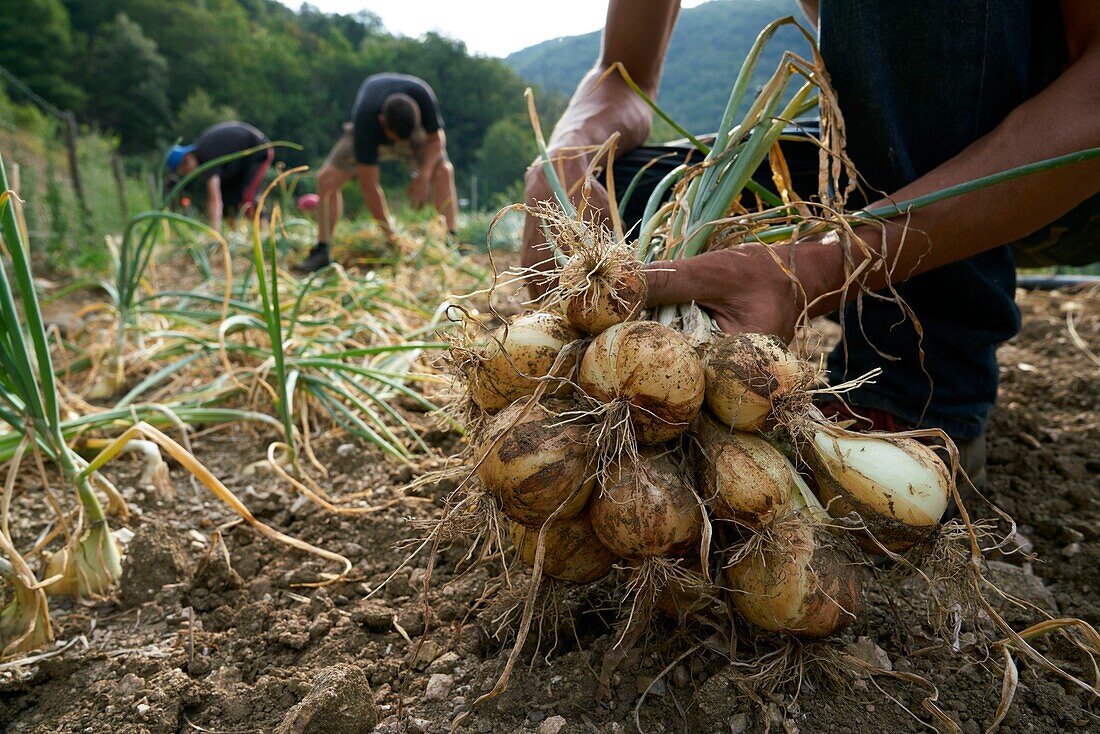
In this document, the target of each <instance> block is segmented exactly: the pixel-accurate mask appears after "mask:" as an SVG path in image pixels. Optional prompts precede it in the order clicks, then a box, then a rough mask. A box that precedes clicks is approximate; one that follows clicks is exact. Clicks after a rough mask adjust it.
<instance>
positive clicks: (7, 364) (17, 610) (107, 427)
mask: <svg viewBox="0 0 1100 734" xmlns="http://www.w3.org/2000/svg"><path fill="white" fill-rule="evenodd" d="M0 234H2V235H3V237H2V239H3V244H4V249H5V251H6V254H7V256H8V258H10V269H9V265H8V264H6V261H5V260H3V259H2V258H0V421H2V422H3V423H4V424H5V430H4V431H2V432H0V453H2V455H3V457H4V458H5V459H6V470H7V472H6V479H5V482H4V485H3V495H2V497H0V554H2V556H3V559H2V562H0V577H2V578H3V582H4V584H3V587H2V588H3V593H4V602H5V603H4V606H3V608H2V609H0V657H10V656H13V655H19V654H22V653H24V652H26V651H29V650H32V649H35V648H37V647H41V646H42V645H45V644H47V643H48V642H49V641H50V640H51V639H52V629H51V626H50V621H49V608H48V602H47V597H46V594H47V593H62V594H77V595H79V596H84V597H101V596H104V595H105V594H107V593H108V591H109V590H110V588H111V586H112V585H113V584H114V583H115V582H116V581H117V580H118V578H119V575H120V573H121V563H120V547H119V545H118V543H117V541H116V539H115V537H114V536H113V534H112V533H111V530H110V527H109V524H108V519H107V515H108V512H107V511H106V509H105V508H104V506H103V504H102V503H101V501H100V497H99V496H98V494H97V490H99V491H102V492H103V493H104V494H105V495H106V496H107V497H108V499H109V501H110V505H109V507H111V506H113V509H115V511H116V513H117V514H120V515H123V516H124V515H125V503H124V501H123V500H122V499H121V495H120V494H119V493H118V491H117V490H116V489H115V488H114V487H113V485H112V484H111V483H110V481H109V480H108V479H107V478H106V477H105V476H104V475H103V474H102V472H101V469H102V468H103V467H104V465H105V464H106V463H107V462H109V461H110V460H111V459H113V458H114V457H115V456H117V455H118V454H119V453H121V452H123V451H125V450H127V448H128V447H129V446H131V442H134V441H146V442H152V443H153V444H156V446H157V447H159V448H160V450H163V451H165V452H167V453H168V454H170V455H171V456H172V458H173V459H175V460H176V461H178V462H179V463H180V464H182V465H183V466H184V467H185V468H187V469H188V471H190V472H191V473H192V474H194V475H195V476H197V477H198V478H199V479H200V480H201V481H202V483H203V484H204V485H206V486H207V487H208V488H209V489H210V490H211V492H213V493H214V494H215V495H216V496H217V497H219V498H220V499H222V500H223V501H224V502H225V503H226V504H228V505H229V507H230V508H231V509H232V510H233V511H235V512H236V513H238V514H239V515H240V516H241V517H242V518H244V519H245V520H246V521H247V522H248V523H249V524H250V525H252V526H253V527H254V528H256V529H257V530H258V531H259V532H261V533H262V534H264V535H266V536H268V537H270V538H272V539H275V540H278V541H280V542H284V543H287V544H288V545H291V546H293V547H296V548H300V549H302V550H306V551H308V552H311V553H315V554H317V555H319V556H321V557H324V558H327V559H330V560H333V561H338V562H340V563H341V564H342V565H343V567H344V570H345V572H346V570H347V569H348V568H350V563H348V562H347V560H346V559H344V558H342V557H341V556H339V555H337V554H333V553H330V552H328V551H325V550H323V549H320V548H316V547H314V546H311V545H309V544H307V543H304V542H302V541H300V540H297V539H294V538H291V537H288V536H285V535H283V534H282V533H280V532H278V531H277V530H274V529H272V528H269V527H267V526H266V525H264V524H263V523H260V522H259V521H257V520H256V519H255V518H254V517H253V516H252V514H251V513H250V512H249V511H248V509H247V507H245V506H244V505H243V504H242V503H241V502H240V501H239V500H238V499H237V498H236V497H235V496H234V495H233V494H232V493H231V492H230V491H229V490H228V489H227V488H226V487H225V486H224V485H223V484H222V483H221V482H220V481H219V480H218V479H217V478H216V477H214V476H213V475H212V474H211V473H210V472H209V471H208V470H207V469H206V468H205V467H203V466H202V464H201V463H199V462H198V461H197V460H196V459H195V458H194V456H192V455H191V454H190V453H189V452H188V451H187V450H186V449H184V448H183V447H182V446H181V445H180V444H179V443H177V442H176V441H175V440H173V439H172V438H170V437H169V436H168V435H166V434H165V433H163V432H162V431H160V430H159V429H158V428H156V427H155V426H153V425H151V424H150V423H145V422H143V421H140V420H137V416H139V415H140V414H142V413H145V412H148V413H152V412H157V413H160V414H161V415H168V416H171V418H172V420H173V421H177V422H178V421H180V418H179V417H178V416H174V415H172V414H171V411H170V409H168V408H166V407H163V406H157V407H155V408H149V407H143V406H133V407H132V408H130V409H129V410H126V411H125V412H122V411H98V412H92V413H90V414H88V415H84V416H79V417H73V416H70V415H67V413H69V411H70V406H69V405H68V404H67V401H66V399H65V395H64V392H63V388H62V387H61V386H60V385H59V382H58V380H57V377H56V375H55V372H54V368H53V360H52V356H51V353H50V344H49V341H48V338H47V335H46V329H45V326H44V323H43V318H42V311H41V308H40V305H39V300H38V294H37V292H36V290H35V283H34V277H33V273H32V271H31V266H30V260H29V252H28V250H27V246H26V239H25V237H24V232H23V227H22V221H21V216H20V214H19V200H18V198H17V197H16V196H15V195H14V194H13V193H12V192H10V191H8V190H7V176H6V172H5V169H4V165H3V160H2V159H0ZM63 415H65V419H64V420H63V418H62V416H63ZM126 417H128V418H129V419H130V420H129V423H130V425H129V426H128V427H125V429H124V430H121V435H118V436H117V437H115V438H113V439H111V440H109V441H105V442H102V444H101V445H102V446H103V448H102V450H100V451H99V452H98V453H97V454H96V455H95V456H94V458H92V459H91V460H87V459H85V458H84V457H83V456H81V455H80V453H79V452H78V450H77V448H75V447H74V446H73V445H71V444H70V441H71V440H72V437H74V435H75V434H78V433H79V434H86V433H88V432H97V431H110V432H112V433H118V432H119V424H120V423H121V422H123V421H124V420H125V418H126ZM189 417H191V418H194V419H203V418H205V419H209V420H219V419H226V418H231V419H232V420H244V419H249V418H255V416H250V415H249V414H247V413H244V412H242V411H211V412H208V413H204V412H202V411H194V412H191V413H190V415H189ZM135 421H136V422H135ZM83 443H84V445H88V442H87V441H84V442H83ZM154 453H155V454H157V455H158V456H156V457H154V458H159V452H154ZM27 456H33V457H34V459H35V463H36V464H38V465H39V466H40V467H41V466H44V465H45V464H47V463H48V464H52V465H53V466H54V467H56V469H57V470H58V471H59V472H60V475H61V478H62V485H63V486H64V487H65V488H66V489H71V490H74V491H75V494H76V497H77V502H76V507H77V509H76V512H75V514H74V515H70V514H69V513H68V512H66V510H65V509H64V507H63V505H64V504H65V502H66V500H65V498H64V497H61V498H59V497H58V496H57V495H55V494H54V493H53V491H52V490H51V489H50V487H49V486H48V484H46V483H45V482H44V483H43V486H42V487H41V491H42V498H41V501H40V502H37V503H36V504H35V506H36V507H38V508H40V510H41V515H42V517H40V518H38V521H39V522H44V523H45V524H47V525H48V524H49V523H50V521H48V520H44V518H47V517H51V516H52V517H53V523H55V524H54V527H53V529H52V530H50V531H48V532H45V533H44V534H43V536H42V538H41V539H40V540H39V541H37V542H36V543H34V545H33V547H31V548H30V549H29V550H20V548H19V547H18V541H17V539H16V538H14V537H13V535H12V532H11V523H10V512H11V499H12V496H13V494H14V493H15V492H16V491H17V490H21V489H22V488H23V487H22V486H21V485H20V479H21V475H20V466H21V462H22V461H23V460H24V458H25V457H27ZM44 478H45V477H44V475H43V479H44ZM57 538H60V539H61V540H62V541H63V546H62V547H61V548H60V549H59V550H56V551H55V552H53V553H50V552H49V551H48V550H47V548H48V546H50V544H51V543H52V542H53V541H54V540H55V539H57ZM36 555H42V556H43V560H44V570H43V571H42V572H40V573H38V574H36V573H35V572H34V571H33V569H32V567H31V565H30V562H29V561H30V560H31V559H33V557H34V556H36Z"/></svg>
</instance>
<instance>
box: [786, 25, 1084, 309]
mask: <svg viewBox="0 0 1100 734" xmlns="http://www.w3.org/2000/svg"><path fill="white" fill-rule="evenodd" d="M1097 79H1100V46H1095V45H1094V46H1093V47H1092V48H1091V49H1088V50H1087V51H1086V52H1085V53H1084V54H1083V55H1082V56H1081V57H1080V58H1078V59H1077V61H1076V62H1075V63H1074V64H1073V65H1072V66H1070V67H1069V68H1067V69H1066V71H1065V72H1063V74H1062V75H1061V76H1060V77H1059V78H1058V79H1057V80H1055V81H1054V83H1053V84H1051V85H1050V86H1049V87H1047V88H1046V89H1045V90H1043V91H1042V92H1040V93H1039V94H1038V95H1036V96H1035V97H1033V98H1032V99H1030V100H1028V101H1027V102H1025V103H1024V104H1022V105H1020V106H1019V107H1017V108H1016V109H1015V110H1014V111H1013V112H1012V113H1011V114H1010V115H1009V116H1008V117H1007V118H1006V119H1005V120H1004V121H1003V122H1002V123H1001V124H1000V125H999V126H998V127H997V128H995V129H994V130H993V131H992V132H990V133H989V134H988V135H985V136H984V137H982V138H980V139H979V140H977V141H975V142H974V143H973V144H971V145H970V146H968V147H967V148H966V149H964V150H963V151H962V152H961V153H959V154H958V155H957V156H955V157H954V158H952V159H951V160H949V161H947V162H945V163H943V164H942V165H940V166H938V167H937V168H935V169H933V170H932V171H930V172H929V173H927V174H926V175H924V176H921V177H920V178H918V179H917V180H915V181H913V182H912V183H910V184H909V185H907V186H905V187H903V188H902V189H900V190H898V191H896V192H894V193H893V194H892V195H891V196H890V197H889V199H884V200H881V201H879V202H876V203H875V204H872V205H871V206H870V207H868V208H870V209H873V208H875V207H876V206H881V205H885V204H888V203H891V202H900V201H904V200H907V199H912V198H914V197H917V196H922V195H924V194H929V193H933V192H935V191H939V190H942V189H945V188H947V187H950V186H953V185H955V184H959V183H964V182H966V181H971V180H974V179H977V178H980V177H982V176H986V175H989V174H993V173H997V172H1000V171H1004V170H1007V169H1009V168H1014V167H1016V166H1021V165H1024V164H1027V163H1032V162H1035V161H1039V160H1043V159H1045V158H1053V157H1055V156H1059V155H1063V154H1066V153H1071V152H1074V151H1078V150H1083V149H1086V148H1091V147H1097V146H1100V112H1098V111H1100V84H1098V83H1097ZM1097 191H1100V162H1096V161H1093V162H1090V163H1084V164H1077V165H1074V166H1070V167H1066V168H1061V169H1057V170H1054V171H1048V172H1044V173H1039V174H1032V175H1029V176H1026V177H1024V178H1020V179H1016V180H1014V181H1011V182H1008V183H1004V184H999V185H997V186H994V187H992V188H987V189H983V190H980V191H976V192H974V193H971V194H967V195H965V196H959V197H954V198H951V199H946V200H944V201H942V202H940V203H938V204H934V205H931V206H928V207H926V208H924V209H920V210H917V211H915V212H913V214H912V216H911V217H910V218H909V220H908V222H907V223H906V222H905V220H904V219H903V218H901V217H899V218H896V219H895V220H894V223H891V224H889V225H887V226H886V227H885V229H881V228H879V227H874V226H864V227H859V228H858V229H857V230H856V232H857V234H859V236H860V238H861V239H863V240H864V241H865V242H866V244H867V245H868V247H870V248H871V249H872V250H874V251H875V252H876V253H879V254H881V255H882V256H883V259H884V262H885V263H886V264H887V265H888V267H886V268H882V267H880V268H878V269H876V270H873V271H871V272H868V273H867V275H866V278H865V280H864V281H863V282H864V284H865V285H866V286H867V287H869V288H871V289H873V290H878V289H881V288H883V287H885V286H886V285H887V283H888V282H899V281H902V280H905V279H906V278H909V277H912V276H913V275H918V274H920V273H923V272H926V271H928V270H931V269H933V268H936V267H940V266H942V265H945V264H947V263H951V262H954V261H956V260H961V259H964V258H967V257H970V256H972V255H975V254H977V253H980V252H984V251H985V250H988V249H991V248H993V247H997V246H999V245H1003V244H1005V243H1008V242H1012V241H1013V240H1016V239H1018V238H1020V237H1023V236H1025V235H1028V234H1030V233H1031V232H1034V231H1035V230H1037V229H1039V228H1041V227H1043V226H1045V225H1047V224H1049V223H1050V222H1052V221H1054V220H1055V219H1057V218H1058V217H1059V216H1061V215H1062V214H1065V213H1066V212H1068V211H1069V210H1070V209H1072V208H1073V207H1074V206H1076V205H1077V204H1079V203H1081V202H1082V201H1084V200H1085V199H1086V198H1088V197H1089V196H1091V195H1092V194H1094V193H1096V192H1097ZM780 252H781V255H782V256H783V257H784V259H788V258H791V257H792V256H793V262H794V269H795V274H796V275H797V276H798V277H799V278H800V279H802V280H804V282H805V283H806V284H807V285H808V287H807V290H808V295H809V296H810V300H813V298H814V297H815V296H819V295H822V294H824V293H826V292H828V291H830V290H835V289H836V288H837V287H839V286H840V285H841V283H842V281H841V279H840V277H841V273H843V268H840V267H839V264H840V263H841V258H842V253H841V251H840V248H839V246H837V245H832V246H829V245H828V244H827V243H826V244H825V245H819V244H816V243H812V242H811V243H804V244H800V245H796V246H794V248H793V251H792V250H791V248H786V249H781V250H780ZM852 255H853V264H855V265H859V264H860V262H861V261H862V260H864V259H866V258H863V257H861V256H860V255H859V253H858V252H856V251H853V252H852ZM822 272H826V273H830V277H826V278H823V277H821V273H822ZM838 304H839V298H838V297H832V298H828V299H825V300H823V301H822V302H821V303H820V306H819V308H817V309H815V311H817V312H818V313H820V312H824V311H829V310H832V309H833V308H835V307H836V306H837V305H838Z"/></svg>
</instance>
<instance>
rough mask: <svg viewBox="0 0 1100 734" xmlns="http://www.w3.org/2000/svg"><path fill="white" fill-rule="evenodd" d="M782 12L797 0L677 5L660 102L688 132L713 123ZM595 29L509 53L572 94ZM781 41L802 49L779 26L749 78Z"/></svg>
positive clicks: (515, 63) (533, 76)
mask: <svg viewBox="0 0 1100 734" xmlns="http://www.w3.org/2000/svg"><path fill="white" fill-rule="evenodd" d="M785 15H794V16H795V17H796V18H798V19H799V20H802V16H801V14H800V11H799V9H798V4H797V2H796V1H795V0H712V2H708V3H704V4H703V5H699V6H697V7H694V8H688V9H686V10H683V11H681V12H680V19H679V21H678V22H677V24H676V29H675V30H674V31H673V34H672V42H671V44H670V46H669V52H668V57H667V58H666V60H665V71H664V76H663V78H662V81H661V89H660V93H659V95H658V102H659V103H660V104H661V106H662V107H663V108H664V109H665V111H667V112H668V113H669V114H670V115H671V116H672V117H673V119H675V120H676V121H677V122H679V123H680V124H681V125H683V126H684V127H686V128H687V129H688V130H691V131H692V132H698V133H702V132H709V131H712V130H714V129H715V128H717V127H718V123H719V121H720V120H721V118H722V111H723V109H725V106H726V99H727V98H728V97H729V91H730V88H731V87H732V86H733V80H734V78H735V77H736V76H737V71H738V69H740V67H741V62H742V60H744V58H745V55H746V54H747V53H748V51H749V48H750V47H751V46H752V42H753V40H755V38H756V35H757V34H758V33H759V32H760V30H761V29H762V28H763V27H764V26H765V25H767V24H768V23H769V22H771V21H773V20H775V19H776V18H780V17H782V16H785ZM599 48H600V33H599V32H598V31H597V32H593V33H586V34H584V35H579V36H567V37H565V38H557V39H553V40H550V41H544V42H543V43H539V44H537V45H535V46H530V47H528V48H525V49H523V50H521V51H517V52H515V53H514V54H511V55H510V56H508V57H507V58H506V59H505V61H506V62H507V63H508V64H509V65H510V66H511V67H512V68H513V69H515V70H516V71H517V72H518V73H519V74H520V76H522V77H524V78H525V79H527V80H529V81H531V82H533V83H536V84H539V85H541V86H542V87H544V88H546V89H554V90H558V91H561V92H563V93H565V94H570V93H572V91H573V90H574V89H575V88H576V86H577V82H578V81H580V78H581V77H582V76H584V73H585V72H586V71H588V69H590V68H592V64H593V63H594V62H595V60H596V56H597V55H598V53H599ZM784 49H791V50H794V51H795V52H797V53H799V54H802V55H805V54H807V53H808V52H809V46H808V44H807V43H806V41H805V39H804V38H803V37H802V36H801V34H799V32H798V31H797V30H796V29H794V28H791V27H785V28H782V29H780V30H779V32H778V33H776V36H775V39H774V40H773V41H772V43H770V44H769V45H768V47H767V48H766V49H765V52H764V54H763V55H762V57H761V60H760V64H759V65H758V67H757V73H756V76H755V78H754V82H755V83H757V84H760V83H763V82H764V80H766V79H767V77H768V76H769V75H770V74H771V73H772V72H773V71H775V68H776V66H777V65H778V64H779V60H780V58H781V57H782V54H783V50H784Z"/></svg>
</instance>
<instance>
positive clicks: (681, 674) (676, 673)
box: [672, 665, 691, 688]
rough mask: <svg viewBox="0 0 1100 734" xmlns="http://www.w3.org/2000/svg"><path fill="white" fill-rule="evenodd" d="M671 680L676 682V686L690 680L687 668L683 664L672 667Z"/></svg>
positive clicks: (682, 685)
mask: <svg viewBox="0 0 1100 734" xmlns="http://www.w3.org/2000/svg"><path fill="white" fill-rule="evenodd" d="M672 682H673V683H675V684H676V686H677V687H678V688H683V687H685V686H686V685H687V684H688V683H690V682H691V676H689V675H688V672H687V668H685V667H684V666H683V665H677V666H676V667H675V668H673V669H672Z"/></svg>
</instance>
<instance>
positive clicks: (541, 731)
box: [536, 716, 565, 734]
mask: <svg viewBox="0 0 1100 734" xmlns="http://www.w3.org/2000/svg"><path fill="white" fill-rule="evenodd" d="M564 728H565V717H563V716H551V717H550V718H549V719H547V720H546V721H544V722H542V723H541V724H539V728H538V729H537V730H536V731H537V732H538V734H558V732H560V731H561V730H562V729H564Z"/></svg>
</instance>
